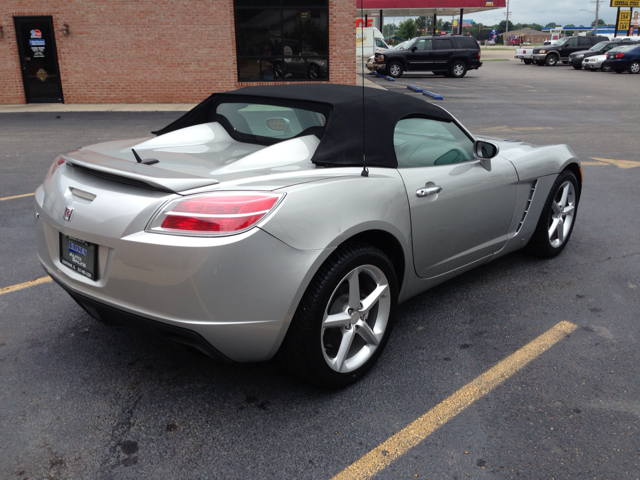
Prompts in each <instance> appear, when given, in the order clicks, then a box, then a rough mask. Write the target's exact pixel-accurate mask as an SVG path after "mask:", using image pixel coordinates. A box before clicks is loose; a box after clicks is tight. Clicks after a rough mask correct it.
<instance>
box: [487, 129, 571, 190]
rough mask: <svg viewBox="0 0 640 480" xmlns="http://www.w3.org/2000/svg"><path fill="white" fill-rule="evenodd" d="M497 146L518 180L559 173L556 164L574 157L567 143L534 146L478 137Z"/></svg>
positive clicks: (513, 141) (516, 141) (514, 141)
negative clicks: (514, 171) (516, 174)
mask: <svg viewBox="0 0 640 480" xmlns="http://www.w3.org/2000/svg"><path fill="white" fill-rule="evenodd" d="M478 139H479V140H486V141H488V142H491V143H493V144H495V145H497V146H498V149H499V153H498V155H500V156H501V157H502V158H504V159H506V160H509V161H510V162H511V163H512V164H513V166H514V167H515V169H516V171H517V172H518V178H519V179H520V181H526V180H530V179H533V178H538V177H543V176H546V175H552V174H555V173H559V170H558V165H563V164H564V163H566V162H567V160H569V159H576V157H575V154H574V153H573V152H572V151H571V149H570V148H569V147H568V146H567V145H545V146H535V145H531V144H529V143H526V142H521V141H519V140H499V139H496V138H487V137H484V138H478Z"/></svg>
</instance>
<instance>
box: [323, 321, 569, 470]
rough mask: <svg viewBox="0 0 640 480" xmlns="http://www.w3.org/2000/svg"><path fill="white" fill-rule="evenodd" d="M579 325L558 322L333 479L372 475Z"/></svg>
mask: <svg viewBox="0 0 640 480" xmlns="http://www.w3.org/2000/svg"><path fill="white" fill-rule="evenodd" d="M576 328H578V327H577V326H576V325H574V324H573V323H569V322H560V323H558V324H557V325H556V326H555V327H553V328H552V329H551V330H548V331H547V332H545V333H543V334H542V335H540V336H539V337H538V338H536V339H535V340H533V341H532V342H530V343H529V344H527V345H525V346H524V347H522V348H521V349H520V350H518V351H517V352H515V353H514V354H512V355H510V356H508V357H507V358H505V359H504V360H502V361H501V362H500V363H498V364H497V365H496V366H495V367H493V368H492V369H490V370H488V371H486V372H485V373H483V374H482V375H480V376H479V377H478V378H476V379H475V380H473V381H472V382H471V383H468V384H467V385H465V386H464V387H462V388H461V389H460V390H458V391H457V392H456V393H454V394H453V395H451V396H450V397H449V398H447V399H446V400H444V401H443V402H441V403H440V404H438V405H436V406H435V407H434V408H432V409H431V410H429V411H428V412H427V413H425V414H424V415H423V416H422V417H420V418H418V419H417V420H416V421H414V422H413V423H411V424H409V425H408V426H406V427H405V428H403V429H402V430H400V431H399V432H398V433H396V434H395V435H393V436H392V437H391V438H389V439H388V440H386V441H385V442H384V443H382V444H380V445H379V446H377V447H376V448H374V449H373V450H371V451H370V452H369V453H367V454H366V455H364V456H363V457H362V458H360V459H359V460H357V461H356V462H355V463H353V464H351V465H350V466H349V467H347V468H345V469H344V470H343V471H342V472H340V473H339V474H338V475H336V476H335V477H333V480H347V479H349V480H352V479H362V478H371V477H372V476H373V475H375V474H376V473H378V472H380V471H381V470H382V469H384V468H385V467H386V466H388V465H389V464H391V462H393V461H394V460H395V459H397V458H398V457H400V456H401V455H403V454H404V453H406V452H407V451H408V450H409V449H411V448H413V447H415V446H416V445H418V444H419V443H420V442H421V441H423V440H424V439H425V438H427V437H428V436H429V435H431V434H432V433H433V432H434V431H436V430H437V429H438V428H439V427H441V426H442V425H444V424H445V423H447V422H448V421H449V420H451V419H452V418H453V417H455V416H456V415H457V414H458V413H460V412H461V411H462V410H464V409H465V408H467V407H468V406H469V405H471V404H472V403H473V402H475V401H476V400H478V399H480V398H481V397H483V396H484V395H486V394H487V393H489V392H490V391H491V390H493V389H494V388H495V387H497V386H498V385H500V384H501V383H502V382H504V381H505V380H506V379H508V378H509V377H511V376H512V375H513V374H514V373H516V372H518V371H519V370H521V369H522V368H523V367H524V366H526V365H527V364H528V363H529V362H531V361H532V360H534V359H535V358H537V357H538V356H540V355H541V354H542V353H544V352H545V351H546V350H548V349H549V348H551V347H552V346H553V345H555V344H556V343H557V342H559V341H560V340H562V339H563V338H565V337H566V336H567V335H569V334H570V333H571V332H573V331H574V330H575V329H576Z"/></svg>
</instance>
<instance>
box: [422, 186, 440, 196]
mask: <svg viewBox="0 0 640 480" xmlns="http://www.w3.org/2000/svg"><path fill="white" fill-rule="evenodd" d="M440 192H442V187H424V188H419V189H418V190H416V196H417V197H428V196H429V195H433V194H435V193H440Z"/></svg>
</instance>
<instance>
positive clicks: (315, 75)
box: [309, 63, 321, 80]
mask: <svg viewBox="0 0 640 480" xmlns="http://www.w3.org/2000/svg"><path fill="white" fill-rule="evenodd" d="M320 75H321V73H320V67H319V66H318V65H316V64H315V63H311V64H309V78H310V79H311V80H318V79H319V78H320Z"/></svg>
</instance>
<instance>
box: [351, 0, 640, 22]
mask: <svg viewBox="0 0 640 480" xmlns="http://www.w3.org/2000/svg"><path fill="white" fill-rule="evenodd" d="M638 1H639V2H640V0H638ZM360 27H373V18H367V21H366V23H365V21H364V20H363V19H362V18H356V28H360Z"/></svg>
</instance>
